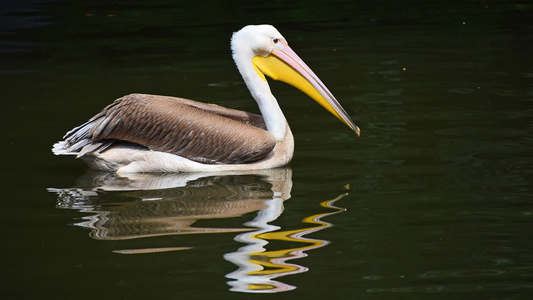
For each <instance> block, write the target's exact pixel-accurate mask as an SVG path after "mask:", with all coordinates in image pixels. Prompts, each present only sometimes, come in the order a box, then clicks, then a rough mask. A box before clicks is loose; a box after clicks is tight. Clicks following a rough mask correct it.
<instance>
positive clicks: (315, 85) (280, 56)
mask: <svg viewBox="0 0 533 300" xmlns="http://www.w3.org/2000/svg"><path fill="white" fill-rule="evenodd" d="M252 63H253V65H254V68H255V71H256V72H257V74H258V75H259V76H260V77H261V78H262V79H263V80H265V81H266V79H265V76H264V75H267V76H268V77H270V78H272V79H274V80H280V81H283V82H285V83H288V84H290V85H292V86H294V87H295V88H297V89H299V90H300V91H302V92H304V93H305V94H307V95H308V96H309V97H311V98H312V99H313V100H315V101H316V102H318V103H319V104H320V105H322V106H323V107H324V108H325V109H327V110H328V111H329V112H330V113H331V114H333V115H334V116H335V117H337V118H338V119H339V120H341V121H342V122H343V123H344V124H346V125H347V126H348V127H350V128H351V129H352V130H353V131H355V133H357V135H359V134H361V130H360V129H359V127H357V126H356V125H355V124H354V122H353V121H352V119H351V118H350V116H349V115H348V114H347V113H346V111H345V110H344V108H342V106H341V105H340V103H339V102H338V101H337V99H335V97H334V96H333V94H332V93H331V92H330V91H329V90H328V88H327V87H326V86H325V85H324V84H323V83H322V81H320V79H319V78H318V76H316V75H315V73H314V72H313V71H312V70H311V69H310V68H309V67H308V66H307V65H306V64H305V63H304V62H303V61H302V60H301V59H300V57H298V55H297V54H296V53H295V52H294V51H293V50H292V49H291V48H290V47H289V45H287V44H286V43H283V44H281V45H280V47H278V48H274V50H273V51H272V52H271V53H270V55H268V56H267V57H263V56H255V57H254V58H253V59H252ZM263 74H264V75H263Z"/></svg>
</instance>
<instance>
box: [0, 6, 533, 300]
mask: <svg viewBox="0 0 533 300" xmlns="http://www.w3.org/2000/svg"><path fill="white" fill-rule="evenodd" d="M0 8H1V11H0V24H1V25H0V49H1V50H0V51H1V54H0V95H1V97H2V104H3V106H4V109H3V112H4V114H3V118H2V122H0V125H1V127H0V130H1V135H2V140H3V141H4V142H3V147H2V149H3V150H2V153H3V157H4V160H3V161H2V167H1V170H2V171H1V175H0V176H1V182H2V194H3V199H4V201H3V203H4V204H3V205H2V209H0V214H1V218H0V220H1V221H0V222H1V224H0V228H2V229H1V230H0V236H1V241H2V247H1V248H0V249H1V250H0V251H1V252H0V254H1V256H0V257H2V258H1V259H0V267H1V270H2V271H1V272H0V276H1V277H0V279H1V281H0V282H1V285H0V291H1V292H0V294H1V295H2V298H5V299H20V298H24V299H27V298H45V299H46V298H54V299H72V298H95V297H99V298H105V299H108V298H119V299H123V298H124V299H160V298H185V299H194V298H199V299H214V298H216V299H221V298H222V299H225V298H229V299H248V298H252V297H276V298H280V299H283V298H289V297H290V298H294V297H297V298H310V299H322V298H324V297H334V298H336V299H356V298H357V299H427V298H429V297H431V298H438V299H450V298H456V299H529V298H530V297H531V295H532V294H533V289H532V287H533V284H532V282H533V275H532V274H533V255H532V253H533V251H532V250H533V249H532V248H533V242H532V241H533V236H532V234H531V228H532V227H530V226H531V225H532V220H533V219H532V218H533V203H532V198H533V197H532V195H533V192H532V188H531V186H532V180H533V172H532V166H533V158H532V156H531V153H532V150H533V140H532V138H531V136H533V104H532V99H533V90H532V78H533V61H532V55H531V49H532V41H533V37H532V32H533V28H532V27H533V22H532V21H531V20H533V18H532V12H533V7H532V5H531V4H530V3H529V2H527V1H511V2H508V1H485V2H483V3H481V2H478V1H451V2H446V3H440V2H428V1H407V2H405V1H403V2H401V3H400V2H399V3H389V2H380V1H377V2H373V3H372V4H369V3H363V2H361V3H357V2H343V1H330V2H328V3H327V4H324V3H318V2H312V1H305V2H301V3H300V2H291V3H278V2H265V3H262V4H257V3H255V4H253V5H252V4H245V3H231V4H228V3H226V2H221V1H213V2H207V3H202V4H196V3H194V2H193V3H188V2H187V3H175V2H173V1H152V2H149V3H146V2H145V1H138V2H131V1H128V2H120V1H115V2H107V1H106V2H94V1H25V2H20V1H5V3H3V4H2V5H1V6H0ZM254 23H272V24H274V25H276V27H277V28H278V29H279V30H280V31H281V32H282V33H283V34H284V36H285V37H286V38H287V39H288V40H289V42H290V44H291V47H292V48H293V49H294V50H295V51H296V52H297V53H298V54H299V55H300V56H301V57H302V58H303V59H304V60H305V61H306V62H307V63H308V65H309V66H310V67H311V68H312V69H313V70H314V71H315V72H316V73H317V74H318V75H319V76H320V77H321V79H322V80H323V81H324V83H325V84H326V85H327V86H328V87H329V89H330V90H331V91H332V92H333V93H334V94H335V96H336V97H337V98H338V99H339V101H340V102H341V103H342V104H343V106H344V107H345V108H346V110H347V112H348V113H349V114H350V115H351V116H352V117H353V119H354V121H355V123H356V124H357V125H358V126H360V127H361V129H362V135H361V137H359V138H357V137H356V136H355V135H354V134H353V132H350V130H349V129H348V128H347V127H346V126H344V125H343V124H342V123H341V122H339V121H338V120H337V119H335V118H334V117H332V116H330V115H329V114H328V113H327V112H325V111H324V110H323V109H322V108H321V107H320V106H318V105H317V104H316V103H314V102H313V101H309V100H308V99H307V98H306V97H305V96H304V95H302V94H301V93H300V92H299V91H297V90H295V89H293V88H292V87H288V86H285V85H284V84H281V83H276V82H274V83H272V84H271V86H272V90H273V91H274V94H275V95H276V97H277V98H278V99H279V100H280V103H281V106H282V108H283V110H284V111H285V112H286V116H287V119H288V120H289V122H290V124H291V128H292V130H293V132H294V135H295V140H296V153H295V157H294V160H293V162H292V163H291V165H290V167H289V168H284V169H281V170H276V171H275V172H256V173H252V174H230V175H224V176H216V175H213V174H209V175H207V176H205V177H202V176H193V177H192V178H191V177H190V176H181V175H166V176H147V175H142V176H141V175H140V176H135V177H131V176H130V177H128V178H121V177H117V176H116V175H113V174H108V173H98V172H88V171H87V168H86V167H85V165H84V164H83V163H82V162H80V161H77V160H74V159H72V158H69V157H55V156H52V154H51V153H50V147H51V145H52V143H53V142H55V141H57V140H58V139H60V138H61V136H62V135H63V134H64V133H65V132H66V131H67V130H69V129H71V128H72V127H74V126H76V125H78V124H80V123H81V122H83V121H84V120H86V119H88V118H89V117H91V116H92V115H94V114H95V113H97V112H98V111H99V110H100V109H101V108H103V107H104V106H105V105H107V104H109V103H110V102H111V101H113V99H115V98H118V97H120V96H122V95H125V94H128V93H132V92H141V93H153V94H163V95H174V96H183V97H187V98H191V99H195V100H200V101H206V102H214V103H217V104H220V105H224V106H228V107H233V108H237V109H243V110H247V111H252V112H257V108H256V106H255V104H254V103H253V101H251V100H250V97H249V95H248V93H247V90H246V87H245V86H244V84H243V83H242V79H241V78H240V77H239V74H238V72H237V71H236V69H235V67H234V65H233V62H232V61H231V59H230V51H229V38H230V35H231V32H233V31H235V30H237V29H239V28H240V27H242V26H243V25H245V24H254ZM257 292H263V293H265V294H268V295H263V296H259V295H257V296H256V295H255V294H254V293H257Z"/></svg>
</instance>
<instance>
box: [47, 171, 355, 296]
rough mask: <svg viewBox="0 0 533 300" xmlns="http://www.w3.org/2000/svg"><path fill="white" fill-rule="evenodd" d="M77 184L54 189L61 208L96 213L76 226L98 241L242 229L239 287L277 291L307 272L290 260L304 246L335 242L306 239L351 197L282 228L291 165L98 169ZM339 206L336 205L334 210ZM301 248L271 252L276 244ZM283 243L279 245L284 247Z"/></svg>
mask: <svg viewBox="0 0 533 300" xmlns="http://www.w3.org/2000/svg"><path fill="white" fill-rule="evenodd" d="M77 185H78V187H75V188H67V189H55V188H51V189H49V191H51V192H55V193H57V194H58V195H59V197H58V203H57V206H58V208H67V209H76V210H79V211H82V212H87V213H91V215H90V216H86V217H84V218H83V219H84V221H83V222H79V223H76V224H75V225H77V226H81V227H84V228H89V229H90V230H91V233H90V236H91V237H92V238H94V239H98V240H125V239H135V238H147V237H155V236H164V235H181V234H200V233H202V234H206V233H211V234H212V233H221V232H238V233H239V234H238V235H237V236H236V237H235V241H237V242H240V243H244V244H246V245H245V246H242V247H240V248H238V249H237V250H236V251H235V252H230V253H226V254H225V255H224V258H225V259H226V260H227V261H230V262H232V263H233V264H235V265H236V266H237V267H238V269H237V270H235V271H234V272H231V273H229V274H227V275H226V277H227V278H230V279H232V280H231V281H229V282H228V284H229V285H230V286H231V290H232V291H239V292H255V293H257V292H263V293H265V292H266V293H275V292H281V291H289V290H293V289H294V288H296V287H295V286H292V285H288V284H285V283H283V282H280V281H277V280H274V279H275V278H279V277H282V276H286V275H294V274H298V273H302V272H306V271H307V270H308V268H307V267H305V266H301V265H299V264H296V263H288V261H289V260H294V259H298V258H302V257H305V256H307V254H306V253H305V251H307V250H311V249H316V248H319V247H323V246H325V245H327V244H329V241H327V240H320V239H312V238H307V237H305V236H306V235H308V234H309V233H313V232H316V231H319V230H322V229H325V228H328V227H331V224H330V223H327V222H324V221H322V220H321V218H323V217H325V216H328V215H331V214H335V213H339V212H342V211H344V209H341V208H338V207H335V206H334V205H333V203H334V202H335V201H337V200H338V199H341V198H342V197H344V196H345V195H346V194H343V195H340V196H339V197H337V198H335V199H331V200H327V201H324V202H322V203H321V204H320V205H321V206H322V207H326V208H329V211H328V212H325V213H320V214H316V215H311V216H308V217H306V218H304V219H303V220H302V222H303V223H304V224H305V226H304V228H302V229H296V230H282V228H281V227H279V226H275V225H272V224H270V223H271V222H273V221H274V220H276V219H277V218H278V217H279V216H280V215H281V214H282V213H283V207H284V206H283V203H284V201H285V200H287V199H289V198H290V197H291V195H290V192H291V189H292V171H291V169H290V168H281V169H275V170H261V171H257V172H253V173H231V174H220V173H218V174H155V175H154V174H130V175H123V176H121V175H117V174H114V173H102V172H91V173H88V174H86V175H84V176H83V177H81V178H80V179H79V180H78V184H77ZM331 209H333V210H331ZM254 211H256V212H257V213H256V216H255V217H254V218H253V219H252V220H250V221H248V222H245V223H244V224H243V227H240V228H224V227H196V226H193V225H194V223H195V222H197V221H198V220H202V219H204V220H208V219H209V220H212V219H222V218H232V217H238V216H242V215H244V214H247V213H251V212H254ZM274 240H275V241H282V242H283V243H284V244H287V243H286V242H289V243H290V245H302V244H303V246H299V247H294V248H284V249H281V250H274V251H269V250H268V247H269V244H270V242H271V241H274ZM278 247H279V246H278ZM188 249H191V247H182V246H179V247H158V248H143V249H117V250H114V251H113V252H115V253H120V254H146V253H159V252H168V251H178V250H188Z"/></svg>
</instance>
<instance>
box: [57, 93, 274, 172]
mask: <svg viewBox="0 0 533 300" xmlns="http://www.w3.org/2000/svg"><path fill="white" fill-rule="evenodd" d="M65 137H66V140H65V141H66V144H67V145H68V146H70V148H69V149H68V151H78V152H79V154H78V156H81V155H85V154H87V153H91V152H102V151H104V150H105V149H106V148H108V147H110V146H112V144H113V143H114V142H117V141H125V142H130V143H135V144H139V145H142V146H145V147H147V148H148V149H150V150H155V151H163V152H168V153H173V154H176V155H179V156H182V157H186V158H189V159H191V160H194V161H198V162H201V163H223V164H239V163H247V162H253V161H257V160H260V159H262V158H264V157H266V156H267V155H268V154H269V153H270V152H271V151H272V149H273V148H274V146H275V144H276V141H275V139H274V137H273V136H272V134H270V133H269V132H268V131H266V130H265V125H264V121H263V119H262V117H261V116H259V115H254V114H250V113H246V112H242V111H238V110H232V109H227V108H223V107H220V106H217V105H210V104H204V103H200V102H195V101H192V100H187V99H182V98H175V97H165V96H155V95H145V94H132V95H127V96H124V97H122V98H120V99H117V100H116V101H115V102H113V103H112V104H110V105H109V106H107V107H106V108H105V109H104V110H102V111H101V112H100V113H98V114H97V115H96V116H94V117H93V118H91V119H90V120H89V121H88V122H87V123H85V124H83V125H81V126H79V127H77V128H75V129H73V130H72V131H70V132H68V133H67V135H66V136H65Z"/></svg>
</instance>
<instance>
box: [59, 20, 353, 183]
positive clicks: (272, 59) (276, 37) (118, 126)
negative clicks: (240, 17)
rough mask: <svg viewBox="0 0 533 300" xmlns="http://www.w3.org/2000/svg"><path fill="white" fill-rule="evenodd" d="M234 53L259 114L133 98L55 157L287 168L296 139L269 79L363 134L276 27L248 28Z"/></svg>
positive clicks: (188, 167) (72, 135)
mask: <svg viewBox="0 0 533 300" xmlns="http://www.w3.org/2000/svg"><path fill="white" fill-rule="evenodd" d="M231 50H232V56H233V60H234V62H235V64H236V66H237V69H238V70H239V72H240V74H241V76H242V78H243V80H244V82H245V83H246V87H247V88H248V90H249V91H250V93H251V95H252V97H253V98H254V100H255V101H256V102H257V104H258V107H259V111H260V112H261V114H260V115H258V114H253V113H249V112H245V111H241V110H236V109H231V108H225V107H222V106H219V105H216V104H209V103H203V102H197V101H193V100H189V99H184V98H178V97H170V96H159V95H150V94H129V95H126V96H124V97H121V98H119V99H117V100H115V101H114V102H113V103H111V104H110V105H108V106H107V107H105V108H104V109H103V110H102V111H101V112H99V113H98V114H96V115H95V116H94V117H92V118H91V119H89V120H88V121H87V122H86V123H84V124H82V125H80V126H78V127H76V128H74V129H72V130H70V131H68V132H67V133H66V134H65V136H64V137H63V140H62V141H59V142H57V143H55V144H54V145H53V148H52V152H53V153H54V154H55V155H75V156H76V158H81V159H83V160H84V161H85V162H86V163H87V164H88V166H89V167H90V168H94V169H97V170H102V171H111V172H117V173H119V174H122V173H159V172H161V173H163V172H178V173H179V172H228V171H250V170H261V169H272V168H277V167H281V166H285V165H287V164H289V163H290V161H291V159H292V157H293V154H294V137H293V134H292V132H291V130H290V128H289V125H288V123H287V120H286V119H285V116H284V114H283V112H282V110H281V108H280V106H279V104H278V102H277V100H276V98H275V97H274V96H273V95H272V92H271V91H270V87H269V85H268V82H267V79H266V77H265V75H266V76H268V77H269V78H271V79H273V80H279V81H282V82H285V83H288V84H290V85H292V86H294V87H296V88H298V89H299V90H301V91H302V92H304V93H305V94H307V95H308V96H309V97H310V98H312V99H313V100H315V101H316V102H318V103H319V104H321V105H322V106H323V107H324V108H325V109H326V110H328V111H329V112H330V113H331V114H333V115H334V116H335V117H337V118H338V119H339V120H341V121H342V122H343V123H344V124H346V125H347V126H348V127H349V128H350V129H352V130H353V131H354V132H355V133H356V134H357V136H359V135H360V132H361V130H360V129H359V127H357V126H356V125H355V124H354V122H353V120H352V119H351V118H350V116H349V115H348V113H346V111H345V110H344V108H343V107H342V106H341V105H340V103H339V102H338V101H337V100H336V99H335V97H334V96H333V94H332V93H331V92H330V91H329V90H328V88H327V87H326V86H325V85H324V84H323V83H322V81H321V80H320V79H319V78H318V76H317V75H316V74H315V73H314V72H313V71H312V70H311V69H310V68H309V67H308V66H307V65H306V64H305V63H304V61H303V60H302V59H301V58H300V57H299V56H298V55H297V54H296V53H295V52H294V51H293V50H292V49H291V48H290V47H289V45H288V42H287V40H286V39H285V38H284V37H283V36H282V35H281V33H280V32H279V31H278V30H277V29H276V28H275V27H274V26H272V25H266V24H263V25H248V26H245V27H243V28H242V29H240V30H239V31H237V32H234V33H233V35H232V37H231Z"/></svg>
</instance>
